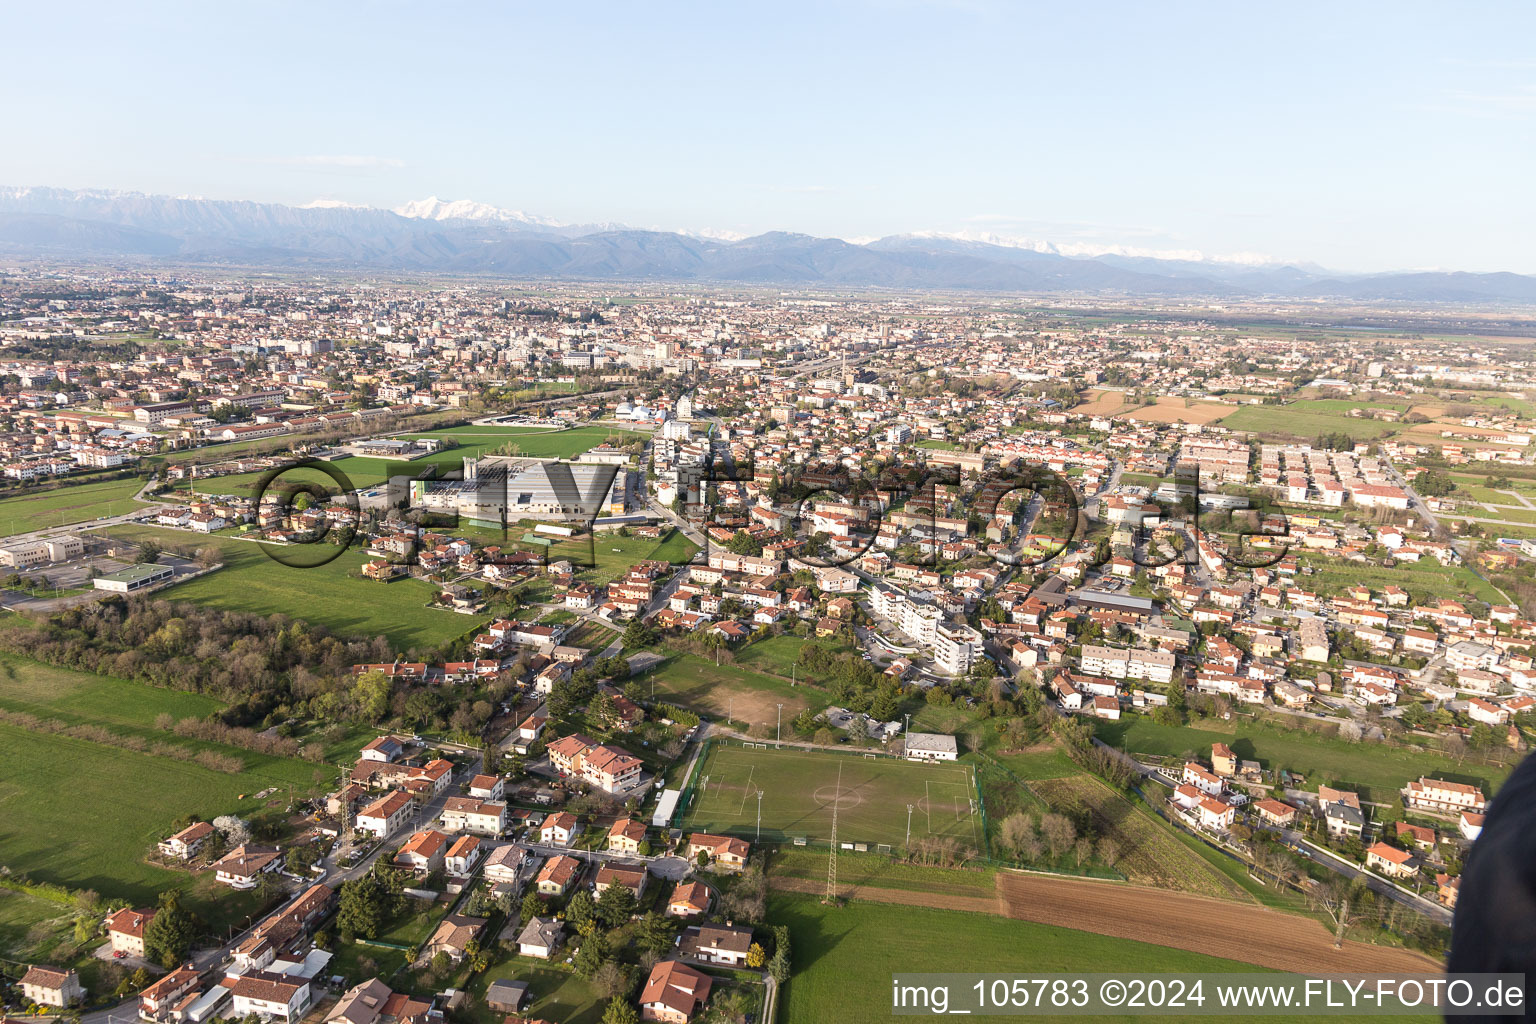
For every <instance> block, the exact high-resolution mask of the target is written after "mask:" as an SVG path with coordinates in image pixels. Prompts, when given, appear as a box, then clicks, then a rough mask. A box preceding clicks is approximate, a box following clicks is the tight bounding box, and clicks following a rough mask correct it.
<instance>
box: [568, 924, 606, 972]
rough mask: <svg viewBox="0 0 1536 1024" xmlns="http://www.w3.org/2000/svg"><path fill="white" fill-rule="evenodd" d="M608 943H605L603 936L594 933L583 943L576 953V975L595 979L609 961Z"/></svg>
mask: <svg viewBox="0 0 1536 1024" xmlns="http://www.w3.org/2000/svg"><path fill="white" fill-rule="evenodd" d="M606 946H607V943H606V942H604V941H603V937H602V935H601V934H599V933H597V932H593V933H592V934H591V935H588V936H587V937H586V938H585V939H583V940H582V942H581V948H580V949H578V950H577V951H576V960H575V964H574V966H575V968H576V973H577V974H579V975H581V976H582V977H583V978H588V979H591V978H594V977H596V976H597V972H598V970H599V969H600V968H601V967H602V966H603V963H604V962H605V961H606V960H607V959H608V950H607V949H606V948H605V947H606Z"/></svg>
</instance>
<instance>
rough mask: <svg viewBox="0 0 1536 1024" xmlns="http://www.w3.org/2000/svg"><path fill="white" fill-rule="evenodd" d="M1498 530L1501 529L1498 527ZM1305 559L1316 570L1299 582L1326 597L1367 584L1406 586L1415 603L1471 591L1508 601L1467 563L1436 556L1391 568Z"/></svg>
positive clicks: (1493, 601) (1485, 597)
mask: <svg viewBox="0 0 1536 1024" xmlns="http://www.w3.org/2000/svg"><path fill="white" fill-rule="evenodd" d="M1494 530H1495V532H1497V528H1496V527H1495V528H1494ZM1301 562H1302V564H1303V565H1305V566H1309V567H1310V568H1312V569H1313V570H1314V571H1313V572H1312V573H1311V575H1306V576H1301V577H1299V579H1298V582H1299V583H1300V584H1301V586H1303V587H1305V588H1307V589H1309V590H1317V591H1319V592H1320V593H1321V594H1322V595H1323V596H1324V597H1331V596H1333V595H1334V594H1338V593H1341V592H1343V591H1344V590H1346V589H1347V588H1349V587H1352V586H1355V585H1357V584H1360V583H1364V584H1366V585H1367V586H1370V587H1374V588H1375V589H1377V590H1380V589H1381V588H1383V587H1386V586H1389V585H1390V586H1398V587H1402V588H1403V589H1404V590H1406V591H1408V593H1409V594H1410V595H1411V596H1412V597H1413V599H1414V603H1415V604H1420V603H1429V601H1426V600H1424V599H1425V598H1428V599H1430V601H1432V600H1433V599H1435V598H1441V597H1445V598H1451V599H1452V600H1461V599H1462V598H1464V597H1466V596H1467V595H1469V594H1470V595H1471V596H1472V597H1475V598H1477V600H1479V601H1484V602H1487V603H1490V604H1503V603H1504V600H1505V599H1504V597H1503V595H1501V594H1500V593H1499V592H1498V591H1497V590H1495V589H1494V588H1493V586H1492V584H1490V583H1488V582H1487V581H1486V580H1484V579H1482V578H1481V577H1480V576H1478V575H1477V574H1476V573H1475V572H1473V571H1472V570H1471V569H1469V568H1467V567H1466V566H1465V565H1441V564H1440V563H1439V562H1438V561H1436V560H1435V559H1433V558H1421V559H1419V560H1418V561H1417V562H1399V563H1397V564H1396V565H1395V566H1393V567H1392V568H1390V569H1387V568H1384V567H1382V566H1375V565H1361V564H1359V563H1357V562H1345V561H1342V560H1339V559H1333V558H1327V557H1324V556H1320V555H1302V556H1301Z"/></svg>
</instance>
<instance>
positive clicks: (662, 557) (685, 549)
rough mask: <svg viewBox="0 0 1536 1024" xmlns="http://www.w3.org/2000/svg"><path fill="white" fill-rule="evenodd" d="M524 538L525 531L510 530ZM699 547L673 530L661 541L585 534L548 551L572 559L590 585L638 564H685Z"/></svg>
mask: <svg viewBox="0 0 1536 1024" xmlns="http://www.w3.org/2000/svg"><path fill="white" fill-rule="evenodd" d="M510 532H511V533H512V534H513V535H514V536H521V535H522V534H521V531H518V530H513V531H510ZM698 550H699V546H698V545H697V544H695V543H693V541H691V540H689V539H688V538H687V537H685V536H683V535H682V534H681V533H678V532H677V531H676V530H673V531H671V532H670V533H668V534H667V535H666V536H665V537H663V538H661V540H659V541H656V540H651V539H649V538H646V537H633V536H631V537H621V536H619V535H618V534H617V533H600V534H585V535H583V536H580V537H572V538H570V539H569V540H562V541H560V542H559V543H557V544H553V545H551V546H550V547H549V548H548V549H546V552H547V557H548V559H549V561H551V562H555V561H559V560H560V559H562V558H565V559H569V560H570V561H571V563H572V564H573V565H575V566H581V567H584V568H579V569H578V570H577V576H579V577H580V578H581V579H583V580H586V581H587V582H589V583H609V582H611V581H613V580H615V579H618V578H619V577H620V576H622V575H624V574H625V573H626V572H628V571H629V567H630V566H632V565H634V564H635V563H636V562H641V561H645V560H647V559H654V560H656V561H663V562H673V563H679V564H680V563H683V562H686V561H688V560H689V559H691V558H692V557H693V555H694V552H696V551H698Z"/></svg>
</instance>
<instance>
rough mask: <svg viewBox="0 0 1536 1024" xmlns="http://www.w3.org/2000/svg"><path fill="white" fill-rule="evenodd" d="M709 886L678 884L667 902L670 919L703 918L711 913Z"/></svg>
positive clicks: (689, 883) (696, 883)
mask: <svg viewBox="0 0 1536 1024" xmlns="http://www.w3.org/2000/svg"><path fill="white" fill-rule="evenodd" d="M709 895H710V894H709V886H707V885H705V884H704V883H703V882H678V883H677V888H675V889H673V890H672V898H671V899H670V900H668V901H667V911H666V912H667V915H668V916H670V917H702V916H704V915H705V914H707V913H709V903H710V898H709Z"/></svg>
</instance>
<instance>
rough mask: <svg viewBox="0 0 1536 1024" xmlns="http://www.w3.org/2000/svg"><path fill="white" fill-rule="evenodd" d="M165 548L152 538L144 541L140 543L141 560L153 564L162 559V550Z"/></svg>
mask: <svg viewBox="0 0 1536 1024" xmlns="http://www.w3.org/2000/svg"><path fill="white" fill-rule="evenodd" d="M164 550H165V549H164V548H162V547H161V546H160V545H159V544H156V543H155V542H154V541H152V540H146V541H143V542H141V543H140V544H139V561H141V562H143V563H145V564H146V565H152V564H154V563H155V562H158V561H159V560H160V552H162V551H164Z"/></svg>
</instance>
